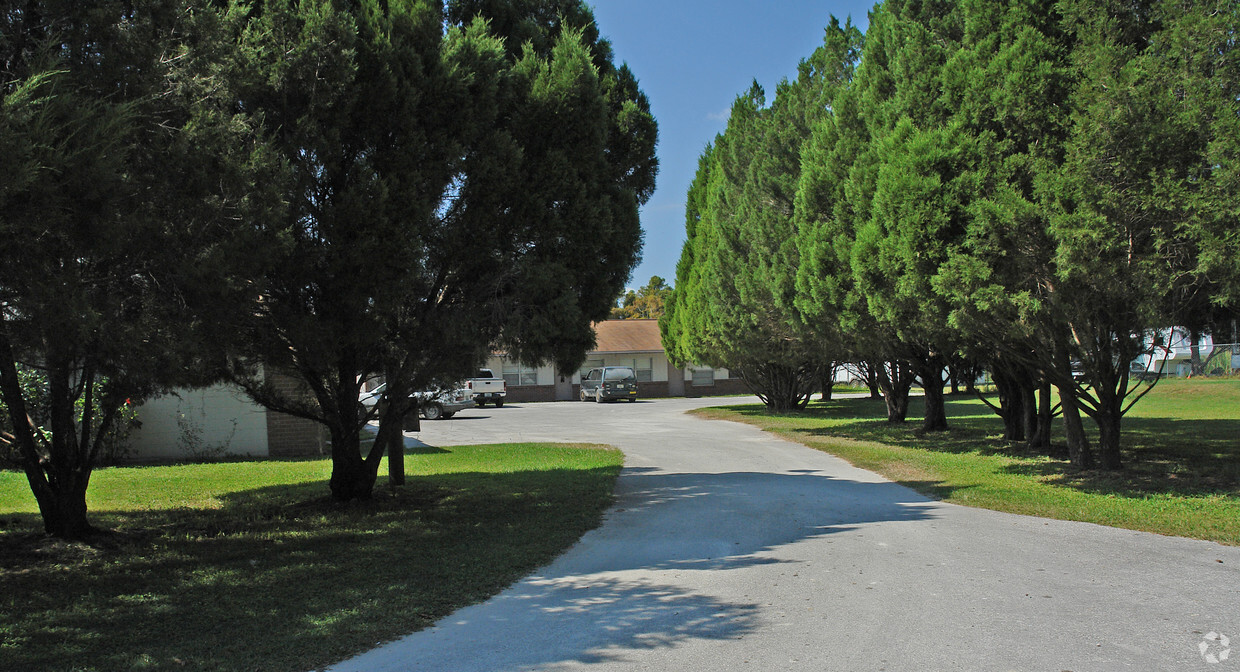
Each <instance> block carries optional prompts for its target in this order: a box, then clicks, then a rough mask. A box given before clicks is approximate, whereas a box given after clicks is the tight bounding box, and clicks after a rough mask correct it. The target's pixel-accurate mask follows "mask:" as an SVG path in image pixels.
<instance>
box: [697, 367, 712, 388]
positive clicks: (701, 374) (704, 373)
mask: <svg viewBox="0 0 1240 672" xmlns="http://www.w3.org/2000/svg"><path fill="white" fill-rule="evenodd" d="M714 384H715V370H714V369H694V370H693V386H694V387H710V386H711V385H714Z"/></svg>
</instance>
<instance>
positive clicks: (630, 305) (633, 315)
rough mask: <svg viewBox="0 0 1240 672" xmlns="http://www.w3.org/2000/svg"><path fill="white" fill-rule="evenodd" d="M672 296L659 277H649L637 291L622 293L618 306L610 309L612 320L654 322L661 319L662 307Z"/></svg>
mask: <svg viewBox="0 0 1240 672" xmlns="http://www.w3.org/2000/svg"><path fill="white" fill-rule="evenodd" d="M671 295H672V288H671V287H669V286H668V285H667V281H666V280H664V279H663V278H660V277H659V276H657V275H655V276H651V278H650V282H648V283H646V284H645V285H644V286H643V287H641V288H640V289H638V290H637V291H633V290H631V289H630V290H629V291H627V292H625V293H624V297H623V298H622V299H621V303H620V305H619V306H616V307H614V308H612V309H611V319H613V320H656V319H658V318H660V317H663V311H664V306H665V305H666V304H667V299H668V297H669V296H671Z"/></svg>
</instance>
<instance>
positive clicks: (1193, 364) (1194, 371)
mask: <svg viewBox="0 0 1240 672" xmlns="http://www.w3.org/2000/svg"><path fill="white" fill-rule="evenodd" d="M1188 348H1189V350H1188V351H1189V360H1188V361H1189V362H1190V364H1189V372H1190V373H1189V375H1190V376H1200V375H1201V374H1202V372H1204V371H1205V367H1204V366H1203V365H1202V363H1201V331H1199V330H1198V329H1196V328H1194V329H1192V331H1191V332H1189V336H1188Z"/></svg>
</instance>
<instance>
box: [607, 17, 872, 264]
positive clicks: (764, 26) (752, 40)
mask: <svg viewBox="0 0 1240 672" xmlns="http://www.w3.org/2000/svg"><path fill="white" fill-rule="evenodd" d="M587 2H588V3H589V4H591V5H592V6H593V7H594V18H595V21H596V22H597V23H598V26H599V32H600V33H601V34H602V35H603V37H606V38H607V39H609V40H611V43H612V46H613V48H614V50H615V60H616V62H617V63H621V62H623V63H627V64H628V65H629V68H630V69H632V70H633V74H634V75H636V76H637V79H638V82H639V84H640V86H641V88H642V90H643V91H645V92H646V95H647V96H649V97H650V106H651V108H652V109H653V112H654V116H655V119H656V120H657V121H658V123H659V147H658V154H659V178H658V189H657V190H656V191H655V193H654V196H653V197H652V198H651V199H650V201H649V202H648V203H646V206H645V207H644V208H642V228H643V229H644V230H645V234H646V245H645V248H644V250H643V252H642V262H641V264H640V265H639V266H638V267H637V268H636V269H635V270H634V271H633V275H632V277H631V278H630V280H629V286H630V287H633V288H636V287H640V286H642V285H644V284H646V282H647V281H649V280H650V276H652V275H658V276H662V277H663V278H664V279H665V280H667V282H668V284H673V283H674V282H675V278H676V261H677V260H678V259H679V258H680V248H681V246H682V245H683V244H684V241H685V192H686V191H688V189H689V183H690V182H692V181H693V175H694V173H696V172H697V161H698V157H699V156H700V155H701V153H702V150H703V149H704V148H705V147H706V145H707V143H709V142H711V141H713V140H714V138H715V135H716V134H717V133H720V132H722V131H723V130H724V128H725V127H726V126H727V118H728V110H729V109H730V108H731V107H732V101H734V100H735V99H736V96H737V95H739V94H740V93H742V92H743V91H746V90H748V89H749V85H750V84H751V83H752V82H753V81H754V80H755V79H756V80H757V81H758V83H759V84H761V85H762V87H763V88H764V89H766V93H767V96H768V98H767V100H768V102H769V100H770V96H772V95H774V93H775V85H776V84H778V83H779V81H780V80H781V79H784V78H789V79H791V78H793V77H795V76H796V69H797V63H799V62H800V61H801V59H803V58H805V57H807V56H809V55H810V54H811V53H813V51H814V49H815V48H817V47H818V46H819V45H820V44H822V38H823V29H824V28H825V27H826V26H827V23H828V22H829V20H830V19H829V17H830V16H831V15H835V16H837V17H839V19H840V22H841V23H843V22H844V19H846V18H848V17H851V18H852V21H853V24H854V25H856V26H858V27H859V28H861V30H862V31H864V30H865V27H866V25H868V21H867V15H868V12H869V10H870V8H871V7H873V6H874V2H873V1H872V0H868V1H867V0H715V1H713V2H707V1H706V0H587Z"/></svg>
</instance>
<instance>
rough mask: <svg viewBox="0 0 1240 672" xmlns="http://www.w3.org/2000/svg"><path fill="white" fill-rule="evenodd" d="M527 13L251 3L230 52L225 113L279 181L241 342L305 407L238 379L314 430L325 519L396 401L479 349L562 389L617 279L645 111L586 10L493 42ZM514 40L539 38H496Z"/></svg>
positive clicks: (650, 125) (394, 424)
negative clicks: (538, 369) (229, 99)
mask: <svg viewBox="0 0 1240 672" xmlns="http://www.w3.org/2000/svg"><path fill="white" fill-rule="evenodd" d="M547 6H551V3H547V4H546V5H544V4H539V3H533V4H529V3H526V4H525V5H522V6H521V7H520V8H519V7H518V6H517V5H513V4H509V3H492V4H489V5H486V6H481V7H479V8H477V9H478V12H477V13H475V12H474V11H473V9H474V8H466V7H465V6H464V5H463V4H453V5H452V6H451V7H450V8H449V11H448V12H447V13H445V10H444V8H443V7H442V6H440V5H439V4H438V3H427V2H379V1H377V0H376V1H373V2H362V3H359V4H358V5H357V6H350V7H338V6H337V5H336V4H335V3H330V2H321V3H320V2H307V3H301V4H299V5H296V6H293V7H290V6H287V5H285V4H283V3H268V4H264V5H257V6H256V7H255V11H254V13H253V18H252V20H251V22H250V24H249V26H248V27H247V29H246V31H245V32H244V34H243V35H242V36H241V38H240V53H241V54H242V59H241V63H240V66H239V71H240V72H241V73H242V74H243V75H245V77H244V78H243V79H242V84H241V85H240V86H239V88H238V99H239V100H240V101H241V105H242V107H243V108H244V109H246V110H248V111H250V112H251V113H252V114H254V115H255V116H256V117H257V118H259V119H261V120H262V121H263V124H264V127H265V128H266V129H267V131H268V133H269V135H270V137H271V141H272V146H273V147H274V148H275V151H276V152H277V153H278V154H279V155H280V156H281V157H282V158H283V161H284V164H285V166H286V167H287V170H286V172H285V176H284V181H283V182H282V189H283V191H284V194H285V196H284V201H285V202H286V203H287V208H286V209H285V210H284V211H283V212H282V213H281V215H280V216H279V217H276V218H273V219H272V220H271V221H270V222H268V223H267V225H268V226H269V227H271V229H272V230H273V232H274V233H276V234H278V236H279V237H280V239H281V240H283V241H285V246H284V247H283V248H282V249H279V250H277V251H276V254H277V259H278V263H277V264H276V265H274V267H273V268H272V269H271V271H270V272H269V273H268V274H267V276H266V278H265V279H264V281H263V283H262V286H263V287H264V295H263V297H262V301H261V304H260V305H261V307H262V310H261V311H260V312H259V314H258V315H256V319H255V320H254V321H253V322H252V324H251V327H250V330H249V332H248V333H247V334H246V337H245V341H246V342H247V343H248V344H249V346H250V348H251V351H252V353H253V354H254V355H255V357H254V359H253V360H251V361H261V362H262V363H263V364H264V365H269V366H278V367H281V368H283V369H285V370H287V371H290V372H292V373H293V374H294V375H295V376H296V378H298V379H299V380H300V381H301V382H302V383H303V384H304V386H305V388H306V390H307V394H305V395H303V396H301V397H298V396H295V395H289V394H286V393H281V392H280V391H279V390H278V389H276V388H275V387H274V386H273V385H271V384H263V383H262V382H260V380H259V379H257V378H256V377H254V376H252V375H245V374H246V372H240V373H241V375H238V376H237V380H239V381H240V382H241V383H242V384H243V385H245V386H246V388H247V389H248V391H249V392H250V393H251V395H252V396H254V397H255V398H256V399H257V400H259V401H260V402H261V403H264V404H265V405H267V406H269V407H271V408H275V409H277V410H281V411H284V412H287V413H291V414H294V415H298V416H300V417H305V418H309V419H312V420H315V421H317V422H320V423H322V424H323V425H325V426H326V427H327V428H328V431H329V432H330V433H331V439H332V462H333V472H332V479H331V490H332V494H333V496H334V497H335V498H337V499H340V500H350V499H356V498H366V497H369V496H370V495H371V493H372V489H373V486H374V482H375V478H376V475H377V469H378V465H379V461H380V459H381V457H382V455H383V453H384V451H385V450H386V449H387V447H388V446H389V445H393V444H399V443H400V442H399V437H400V432H401V429H402V423H403V418H404V416H405V415H406V414H407V413H409V412H413V411H415V409H413V407H412V404H413V401H412V399H411V398H410V397H409V394H410V393H411V392H413V391H415V390H418V389H422V388H423V387H426V386H432V385H450V384H452V383H453V382H454V381H457V380H460V379H462V378H464V377H467V376H468V375H469V373H470V372H472V371H473V369H474V368H475V367H476V366H477V365H479V364H480V363H481V361H482V360H483V359H484V358H485V357H486V355H487V354H488V353H489V352H490V351H491V350H492V348H497V347H498V348H501V349H504V350H505V351H507V352H508V353H510V354H511V355H513V356H515V357H517V358H519V359H522V360H524V361H528V362H536V361H543V360H551V361H554V362H555V363H556V364H557V365H558V366H559V367H560V368H561V370H568V369H573V368H576V366H577V365H578V364H579V363H580V361H581V360H582V359H583V358H584V354H585V351H586V350H587V349H588V348H589V347H590V346H591V345H592V344H593V333H592V332H591V330H590V324H591V323H592V322H594V321H598V320H602V319H605V318H606V316H607V314H608V311H609V308H610V306H611V304H612V301H613V300H614V297H615V296H617V295H618V294H619V293H620V291H621V289H622V288H623V285H624V282H625V281H626V280H627V278H628V274H629V271H630V269H631V268H632V266H633V265H634V264H635V263H636V261H637V258H638V251H639V248H640V241H641V236H640V228H639V223H638V218H637V209H638V206H639V205H640V204H641V203H642V202H644V201H645V200H646V199H647V198H649V195H650V193H651V192H652V191H653V186H654V173H655V170H656V163H655V160H654V141H655V126H654V121H653V119H652V118H651V116H650V113H649V106H648V104H647V102H646V100H645V98H644V96H642V95H641V93H640V91H639V90H638V89H637V84H636V80H635V79H634V78H633V77H632V74H631V73H630V72H629V71H628V70H627V69H626V68H616V67H614V66H613V65H611V62H610V50H609V48H608V47H607V45H606V43H605V42H599V41H592V38H591V37H589V36H587V29H588V30H590V31H593V30H594V28H593V25H592V22H591V21H590V14H589V10H588V9H587V8H586V7H585V6H584V5H581V4H580V3H578V4H575V5H573V7H575V8H576V9H577V10H579V11H575V12H568V13H565V14H563V16H571V17H576V19H574V21H575V22H573V21H566V22H564V23H561V22H558V21H557V22H556V23H555V24H554V25H553V26H551V27H547V25H546V24H545V23H544V22H543V21H542V20H541V18H537V19H534V23H533V24H530V23H528V22H526V21H524V20H521V21H516V22H515V23H513V22H512V21H509V19H511V18H513V17H514V16H518V15H520V13H521V12H524V11H527V10H528V11H529V12H532V13H531V14H530V16H531V17H541V16H542V13H541V12H542V9H544V8H545V7H547ZM536 9H537V11H535V10H536ZM513 12H517V14H513ZM445 20H447V21H446V23H447V25H448V28H447V29H446V30H445ZM529 25H537V26H540V27H541V28H540V30H543V31H546V32H540V33H539V34H538V35H539V36H538V39H534V38H532V37H530V36H529V35H528V34H526V33H525V32H521V31H517V33H518V34H517V35H516V36H512V35H506V34H504V33H503V32H498V33H497V31H503V30H517V29H516V27H517V26H524V27H528V26H529ZM590 35H596V33H590ZM516 37H519V38H520V39H521V42H519V43H517V44H516V45H514V39H516ZM549 129H555V130H554V132H551V131H550V130H549ZM376 374H382V375H384V376H385V377H386V380H387V388H386V392H385V397H386V401H387V402H388V403H385V404H382V405H381V407H382V410H381V411H380V413H381V415H380V418H379V419H380V424H379V435H378V437H377V438H376V441H375V443H374V446H373V448H371V449H370V450H369V451H368V452H367V453H366V454H365V455H363V454H362V451H361V448H360V442H359V433H360V428H361V426H362V424H363V423H364V422H365V421H366V420H367V418H366V417H365V416H364V415H359V412H358V403H357V398H358V393H359V390H360V386H361V384H362V381H363V380H364V379H366V378H367V377H370V376H373V375H376ZM398 473H399V472H398Z"/></svg>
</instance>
